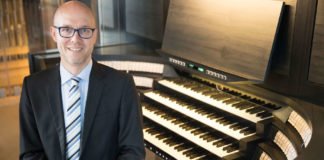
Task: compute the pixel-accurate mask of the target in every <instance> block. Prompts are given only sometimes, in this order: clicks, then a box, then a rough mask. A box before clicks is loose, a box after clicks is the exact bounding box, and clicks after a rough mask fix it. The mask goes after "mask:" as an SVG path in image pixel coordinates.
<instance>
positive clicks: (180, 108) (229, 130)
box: [144, 92, 255, 140]
mask: <svg viewBox="0 0 324 160" xmlns="http://www.w3.org/2000/svg"><path fill="white" fill-rule="evenodd" d="M144 95H145V96H146V97H149V98H151V99H153V100H155V101H157V102H159V103H161V104H163V105H165V106H167V107H169V108H171V109H174V110H176V111H178V112H180V113H182V114H184V115H186V116H188V117H190V118H192V119H195V120H197V121H200V122H202V123H204V124H206V125H208V126H210V127H212V128H214V129H216V130H218V131H220V132H222V133H225V134H226V135H229V136H231V137H233V138H235V139H237V140H241V139H243V138H246V137H249V136H252V135H255V132H254V133H251V134H248V135H244V134H243V133H240V131H241V130H234V129H232V128H230V126H231V125H224V124H221V123H219V122H216V121H215V120H211V119H209V118H208V117H207V115H206V116H203V115H201V114H199V113H197V112H194V111H192V110H190V109H188V108H186V107H184V106H181V105H179V104H177V103H176V102H174V101H171V100H170V99H167V98H165V97H162V96H160V95H158V94H156V93H154V92H146V93H144ZM233 125H234V124H233Z"/></svg>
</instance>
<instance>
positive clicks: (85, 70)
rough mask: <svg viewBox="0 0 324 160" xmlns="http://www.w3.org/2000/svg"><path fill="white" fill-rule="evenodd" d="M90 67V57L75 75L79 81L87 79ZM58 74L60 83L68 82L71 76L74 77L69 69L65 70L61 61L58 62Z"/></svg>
mask: <svg viewBox="0 0 324 160" xmlns="http://www.w3.org/2000/svg"><path fill="white" fill-rule="evenodd" d="M91 68H92V59H91V60H90V62H89V63H88V65H87V66H86V67H84V68H83V69H82V71H81V72H80V73H79V74H78V75H77V77H79V78H80V79H81V81H89V77H90V72H91ZM60 75H61V85H63V84H65V83H66V82H68V81H69V80H70V79H71V78H72V77H74V75H73V74H71V73H70V72H69V71H67V70H66V69H65V68H64V66H63V65H62V63H60Z"/></svg>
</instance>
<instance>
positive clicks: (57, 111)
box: [47, 67, 65, 157]
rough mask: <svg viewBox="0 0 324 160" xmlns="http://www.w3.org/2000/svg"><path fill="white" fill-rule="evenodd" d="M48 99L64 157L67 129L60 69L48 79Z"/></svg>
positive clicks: (57, 68)
mask: <svg viewBox="0 0 324 160" xmlns="http://www.w3.org/2000/svg"><path fill="white" fill-rule="evenodd" d="M47 84H48V85H47V97H48V101H49V105H50V108H51V112H52V114H51V115H53V118H54V124H55V127H56V131H57V134H58V138H59V143H60V150H61V153H62V157H64V156H65V154H64V153H65V152H64V150H65V145H64V144H65V128H64V116H63V106H62V96H61V78H60V72H59V67H56V69H53V70H52V74H50V76H49V77H48V83H47Z"/></svg>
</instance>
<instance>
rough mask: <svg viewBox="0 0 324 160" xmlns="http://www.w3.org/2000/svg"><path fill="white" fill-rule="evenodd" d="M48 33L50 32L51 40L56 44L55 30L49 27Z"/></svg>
mask: <svg viewBox="0 0 324 160" xmlns="http://www.w3.org/2000/svg"><path fill="white" fill-rule="evenodd" d="M50 32H51V37H52V39H53V40H54V41H55V42H56V28H54V27H52V26H51V28H50Z"/></svg>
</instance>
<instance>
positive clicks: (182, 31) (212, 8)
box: [162, 0, 283, 80]
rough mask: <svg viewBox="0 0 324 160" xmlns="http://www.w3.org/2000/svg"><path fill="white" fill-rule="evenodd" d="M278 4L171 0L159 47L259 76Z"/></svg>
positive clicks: (270, 42)
mask: <svg viewBox="0 0 324 160" xmlns="http://www.w3.org/2000/svg"><path fill="white" fill-rule="evenodd" d="M282 5H283V2H280V1H260V0H246V1H244V2H243V1H240V0H200V1H197V0H186V1H183V0H173V1H171V2H170V8H169V13H168V18H167V24H166V29H165V35H164V40H163V46H162V50H163V51H165V52H167V53H170V54H173V55H175V56H179V57H182V58H185V59H189V60H191V61H194V62H196V63H201V64H204V65H206V66H209V67H212V68H215V69H218V70H222V71H225V72H229V73H231V74H235V75H238V76H241V77H244V78H248V79H252V80H263V79H264V77H265V73H266V70H267V66H268V61H269V57H270V53H271V50H272V45H273V41H274V38H275V34H276V31H277V25H278V21H279V17H280V14H281V9H282Z"/></svg>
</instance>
